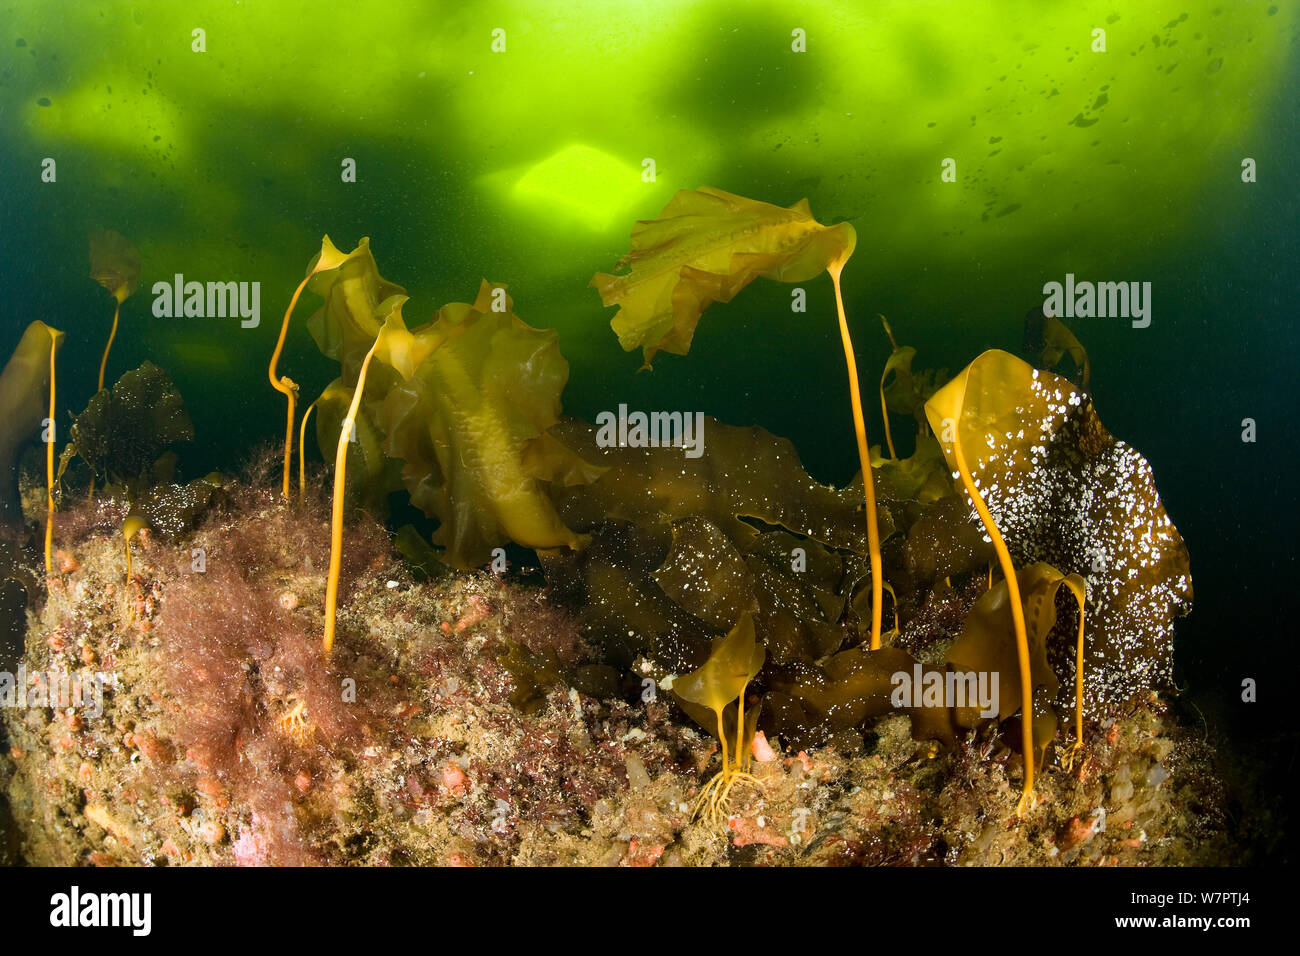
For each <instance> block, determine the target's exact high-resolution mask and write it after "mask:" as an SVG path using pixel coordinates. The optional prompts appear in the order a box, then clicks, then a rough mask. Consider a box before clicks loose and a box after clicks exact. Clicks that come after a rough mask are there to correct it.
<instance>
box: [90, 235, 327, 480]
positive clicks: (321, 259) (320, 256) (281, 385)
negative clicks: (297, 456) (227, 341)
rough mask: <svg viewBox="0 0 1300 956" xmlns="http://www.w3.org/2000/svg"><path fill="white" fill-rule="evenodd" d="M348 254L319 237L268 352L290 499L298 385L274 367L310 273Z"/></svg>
mask: <svg viewBox="0 0 1300 956" xmlns="http://www.w3.org/2000/svg"><path fill="white" fill-rule="evenodd" d="M346 259H347V256H345V255H344V254H343V253H342V252H340V251H339V250H338V249H337V248H335V246H334V243H332V242H330V237H329V236H326V237H325V238H324V239H322V240H321V247H320V252H318V253H316V256H315V258H313V259H312V261H311V263H310V264H309V265H308V266H307V274H306V275H305V276H303V280H302V281H301V282H299V283H298V288H296V289H294V290H293V297H292V298H290V299H289V307H288V308H287V309H285V310H284V320H283V321H282V322H281V323H280V337H279V338H278V339H276V341H275V351H274V352H272V353H271V364H270V365H269V366H268V367H267V370H266V376H267V378H269V379H270V380H271V387H272V388H274V389H275V390H276V391H277V392H281V393H282V394H283V395H284V397H285V398H286V399H287V400H288V403H289V412H288V419H287V421H286V423H285V427H284V497H285V500H288V498H289V474H290V464H291V462H292V460H293V457H292V456H293V421H294V414H293V409H294V403H295V400H296V398H297V396H298V385H297V383H296V382H294V380H293V379H291V378H289V376H287V375H277V374H276V366H277V365H278V364H279V362H280V353H281V352H282V351H284V339H285V335H286V334H287V333H288V331H289V317H290V316H291V315H293V307H294V306H295V305H297V304H298V299H299V297H300V296H301V295H302V290H303V289H305V288H306V287H307V283H308V282H310V281H311V279H312V277H313V276H316V275H319V274H320V273H322V272H328V271H330V270H332V269H337V268H338V267H339V266H341V265H342V264H343V263H344V261H346ZM99 378H100V388H103V379H104V373H103V372H102V371H101V372H100V375H99Z"/></svg>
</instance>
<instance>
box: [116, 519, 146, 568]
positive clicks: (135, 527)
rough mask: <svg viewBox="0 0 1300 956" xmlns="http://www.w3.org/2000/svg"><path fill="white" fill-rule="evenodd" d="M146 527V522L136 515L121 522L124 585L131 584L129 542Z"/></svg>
mask: <svg viewBox="0 0 1300 956" xmlns="http://www.w3.org/2000/svg"><path fill="white" fill-rule="evenodd" d="M146 527H148V522H146V521H145V520H144V518H142V517H141V516H140V515H138V514H129V515H127V516H126V520H124V521H123V522H122V541H123V543H124V545H125V547H126V583H127V584H130V583H131V542H132V541H134V540H135V538H136V535H138V534H139V533H140V532H141V531H143V530H144V529H145V528H146Z"/></svg>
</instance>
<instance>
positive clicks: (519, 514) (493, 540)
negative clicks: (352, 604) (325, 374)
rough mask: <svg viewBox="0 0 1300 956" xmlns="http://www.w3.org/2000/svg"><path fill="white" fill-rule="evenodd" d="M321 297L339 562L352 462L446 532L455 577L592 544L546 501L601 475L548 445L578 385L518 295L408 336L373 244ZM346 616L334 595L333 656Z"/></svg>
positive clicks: (453, 308)
mask: <svg viewBox="0 0 1300 956" xmlns="http://www.w3.org/2000/svg"><path fill="white" fill-rule="evenodd" d="M326 242H328V240H326ZM331 248H332V247H331ZM311 289H312V291H314V292H316V293H317V294H319V295H320V296H321V298H322V299H324V305H323V306H322V307H321V309H320V310H319V311H318V312H317V313H316V314H315V315H313V316H312V317H311V318H310V319H309V320H308V328H309V330H310V331H311V333H312V335H313V337H314V338H315V339H316V342H317V344H318V345H319V346H320V348H321V351H323V352H324V353H325V354H326V355H327V356H329V357H331V358H335V359H337V360H338V361H339V363H340V365H341V367H342V373H343V374H342V377H341V378H340V379H338V380H336V381H335V382H333V383H331V384H330V385H329V386H327V387H326V389H325V390H324V392H322V394H321V396H320V398H319V399H318V400H317V415H316V421H317V424H316V428H317V439H318V441H319V443H320V444H321V447H330V445H334V446H335V447H336V454H335V460H336V470H335V486H334V489H335V495H334V531H333V537H334V545H335V546H334V548H333V551H334V552H336V553H337V552H338V551H339V550H340V549H341V533H342V532H341V529H342V518H343V507H344V498H345V496H346V494H347V492H348V488H349V485H348V481H347V477H346V472H347V471H348V468H347V460H348V458H349V452H352V453H353V454H354V455H357V456H359V458H360V460H359V462H358V464H359V465H360V468H361V472H362V475H363V478H364V481H363V482H362V484H364V485H365V486H366V489H365V490H366V491H367V492H368V498H369V500H370V501H372V502H373V503H375V505H376V507H379V506H381V505H382V500H383V497H384V496H385V495H386V493H387V492H388V491H392V490H396V489H400V488H402V487H405V488H406V490H407V491H408V492H409V494H410V497H411V503H412V504H414V505H415V506H416V507H419V508H421V509H422V510H424V512H425V513H426V514H428V515H430V516H431V517H437V518H438V520H439V526H438V529H437V532H436V534H435V537H434V543H435V544H440V545H442V546H444V547H445V549H446V550H445V553H444V558H445V560H446V561H447V562H448V563H449V564H451V565H452V566H454V567H458V568H471V567H476V566H479V565H481V564H483V563H486V561H487V560H488V559H489V558H490V557H491V552H492V549H493V548H496V547H500V546H503V545H505V544H506V543H508V542H510V541H514V542H516V543H518V544H520V545H523V546H524V547H528V548H533V549H537V550H545V549H551V548H580V547H582V546H583V545H584V544H585V543H586V539H585V538H584V537H583V536H581V535H579V534H576V533H575V532H573V531H571V530H570V529H569V528H567V527H566V526H565V525H564V523H563V522H562V521H561V520H560V518H559V516H558V515H557V514H556V511H555V506H554V504H553V503H552V501H551V498H550V497H549V495H548V494H547V493H546V490H545V488H544V487H543V486H544V485H546V484H549V483H552V482H556V483H560V484H576V483H582V482H585V481H589V480H591V479H592V478H594V477H595V476H596V475H598V474H599V472H600V470H599V469H596V468H593V467H592V466H590V465H589V464H587V463H586V462H585V461H582V460H581V459H579V458H578V456H576V455H574V454H573V453H572V452H571V451H570V450H569V449H568V448H566V447H565V446H564V445H563V444H562V443H561V442H559V441H558V440H556V439H555V438H554V437H552V436H551V435H550V434H549V431H548V430H549V429H550V428H551V426H552V425H554V424H555V423H556V422H557V421H558V417H559V411H560V392H561V391H562V389H563V387H564V383H565V381H566V380H567V378H568V363H566V362H565V361H564V359H563V357H562V356H561V355H560V353H559V349H558V347H557V345H556V341H557V337H556V333H555V332H554V331H551V330H545V331H544V330H538V329H534V328H532V327H531V326H529V325H527V324H526V323H524V322H523V321H522V320H521V319H519V318H518V316H516V315H515V314H514V311H513V309H514V306H513V303H512V302H511V300H510V298H509V296H508V295H507V294H506V289H505V286H504V285H501V284H499V283H491V282H488V281H487V280H484V281H483V282H482V283H481V285H480V287H479V294H478V297H477V298H476V300H475V301H474V303H473V304H466V303H451V304H449V305H446V306H444V307H443V308H442V309H440V310H439V311H438V313H437V315H436V316H435V317H434V319H433V320H432V321H430V322H428V323H426V324H425V325H423V326H420V327H419V328H416V329H413V330H408V329H407V327H406V323H405V321H404V319H403V317H402V312H401V310H402V305H403V304H404V303H405V302H406V296H405V295H404V294H403V290H402V288H401V287H400V286H397V285H394V284H393V283H390V282H387V281H386V280H384V279H383V278H382V277H381V276H380V275H379V272H378V269H377V267H376V265H375V260H374V257H373V256H372V255H371V253H370V248H369V243H368V241H367V240H365V239H363V240H362V241H361V242H360V243H359V244H358V246H357V248H356V249H354V250H353V251H352V252H351V253H349V254H348V255H347V256H344V257H342V259H341V260H339V261H338V264H337V266H336V267H335V268H332V269H330V270H322V271H320V272H319V273H318V274H317V276H316V280H315V281H314V282H313V283H312V284H311ZM340 411H342V415H340V414H339V413H340ZM336 560H337V557H332V559H331V564H332V565H333V564H334V562H335V561H336ZM336 605H337V592H336V590H335V589H330V592H329V593H328V594H327V609H326V616H327V628H326V637H325V644H326V647H327V648H328V647H329V646H331V645H332V642H333V621H334V618H333V613H332V612H331V608H334V607H336Z"/></svg>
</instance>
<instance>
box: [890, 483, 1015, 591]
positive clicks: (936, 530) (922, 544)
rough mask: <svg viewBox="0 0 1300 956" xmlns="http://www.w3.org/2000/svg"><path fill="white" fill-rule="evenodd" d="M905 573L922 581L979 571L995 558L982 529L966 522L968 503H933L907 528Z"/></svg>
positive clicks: (953, 498) (952, 498) (959, 500)
mask: <svg viewBox="0 0 1300 956" xmlns="http://www.w3.org/2000/svg"><path fill="white" fill-rule="evenodd" d="M904 555H905V560H906V562H907V569H908V571H909V572H910V573H911V574H912V575H913V576H915V577H916V578H917V579H918V580H920V581H922V582H930V581H936V580H939V579H941V578H948V577H951V576H952V575H955V574H966V573H968V572H971V571H977V570H978V571H983V570H984V569H985V567H986V566H988V565H991V564H993V563H994V562H995V561H996V560H997V558H996V557H995V556H994V554H993V546H992V545H991V544H989V542H988V541H987V540H986V538H985V536H984V529H983V528H982V527H980V526H979V525H978V524H976V523H975V522H972V521H971V520H970V504H969V502H967V501H966V500H965V499H964V498H958V497H957V496H956V495H948V496H947V497H945V498H941V499H939V500H938V501H935V502H934V503H933V504H931V505H930V506H929V507H927V508H926V509H925V510H924V511H922V513H921V515H920V516H919V517H918V518H917V519H916V521H914V522H913V523H912V525H911V527H909V528H908V529H907V545H906V547H905V549H904Z"/></svg>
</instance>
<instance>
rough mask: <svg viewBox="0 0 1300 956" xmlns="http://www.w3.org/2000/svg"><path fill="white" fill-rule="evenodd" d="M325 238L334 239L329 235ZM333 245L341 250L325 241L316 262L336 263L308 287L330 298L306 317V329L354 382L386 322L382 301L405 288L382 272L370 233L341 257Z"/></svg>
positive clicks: (315, 277)
mask: <svg viewBox="0 0 1300 956" xmlns="http://www.w3.org/2000/svg"><path fill="white" fill-rule="evenodd" d="M324 242H325V243H329V237H326V239H325V241H324ZM331 250H333V253H337V251H338V250H336V249H334V246H333V243H329V244H328V246H326V245H325V244H324V243H323V244H322V252H321V253H320V255H318V257H317V259H316V260H313V262H314V263H315V266H319V265H320V264H322V263H324V262H327V261H328V262H331V263H333V265H331V266H330V267H329V268H326V269H323V270H321V271H319V272H317V273H316V274H314V275H312V276H311V277H310V279H309V280H308V282H307V288H308V289H310V290H311V291H312V292H314V293H316V294H317V295H319V296H320V297H321V298H322V299H324V300H325V302H324V304H323V305H322V306H321V307H320V308H319V309H317V310H316V312H314V313H313V314H312V316H311V317H310V318H309V319H307V330H308V331H309V332H311V335H312V338H313V339H315V340H316V345H317V346H318V347H319V348H320V350H321V351H322V352H324V353H325V355H326V356H328V357H329V358H332V359H334V360H335V361H337V362H338V363H339V364H340V365H342V366H343V374H342V378H343V381H344V382H346V383H348V384H349V385H351V384H353V383H354V382H356V380H357V372H358V371H359V370H360V368H361V362H362V360H363V359H364V358H365V355H366V352H368V351H369V350H370V346H371V345H372V344H374V341H375V336H377V335H378V334H379V329H380V326H381V325H382V324H383V317H382V316H383V313H381V311H380V308H379V307H380V304H381V303H383V302H384V301H385V300H386V299H388V298H389V297H390V296H394V295H404V294H405V293H406V290H405V289H403V288H402V287H401V286H400V285H397V284H396V283H394V282H389V281H388V280H387V279H385V278H384V277H383V276H381V275H380V274H379V267H378V266H377V265H376V264H375V257H374V255H373V254H372V253H371V252H370V240H369V239H368V238H363V239H362V240H361V241H360V242H359V243H357V247H356V248H355V249H353V250H352V251H351V252H349V253H348V254H347V255H346V256H343V257H342V258H337V257H336V256H335V255H334V254H333V253H331ZM315 266H314V267H315Z"/></svg>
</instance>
